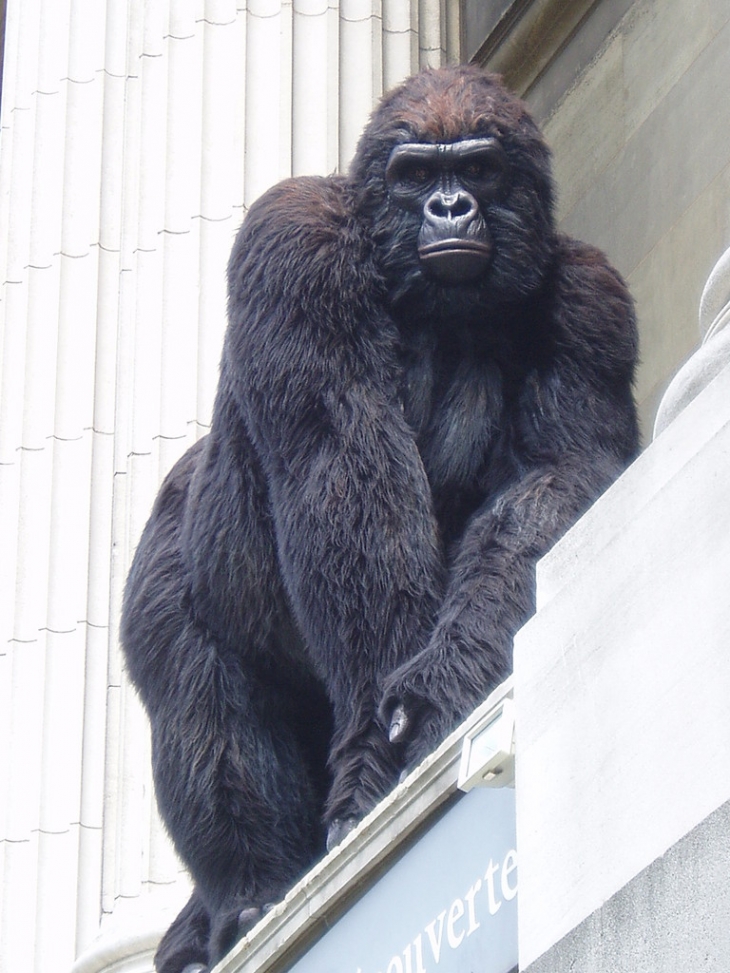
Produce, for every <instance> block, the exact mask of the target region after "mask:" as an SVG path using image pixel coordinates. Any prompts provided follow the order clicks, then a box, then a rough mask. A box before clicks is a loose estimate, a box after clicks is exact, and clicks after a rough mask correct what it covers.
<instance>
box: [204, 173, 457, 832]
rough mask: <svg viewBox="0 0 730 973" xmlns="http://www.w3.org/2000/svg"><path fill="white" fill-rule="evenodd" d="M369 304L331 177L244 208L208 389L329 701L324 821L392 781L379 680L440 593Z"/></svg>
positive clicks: (404, 431)
mask: <svg viewBox="0 0 730 973" xmlns="http://www.w3.org/2000/svg"><path fill="white" fill-rule="evenodd" d="M379 297H380V294H379V278H378V274H377V271H376V270H375V268H374V265H373V262H372V258H371V254H370V252H369V242H368V240H367V238H366V237H365V236H364V234H363V233H362V231H361V230H360V228H359V227H358V225H357V223H356V222H355V221H353V220H352V219H351V218H350V216H349V211H348V207H347V200H346V197H345V193H344V190H343V188H342V184H341V183H340V182H338V181H336V180H334V179H327V180H325V179H297V180H290V181H288V182H285V183H283V184H280V185H278V186H277V187H275V188H274V189H273V190H271V191H270V192H269V193H267V194H266V196H264V197H263V198H262V199H261V200H260V201H259V202H258V203H257V204H255V205H254V206H253V207H252V208H251V211H250V212H249V214H248V216H247V218H246V220H245V222H244V224H243V226H242V228H241V231H240V233H239V237H238V239H237V241H236V244H235V246H234V248H233V252H232V256H231V261H230V263H229V317H230V322H231V324H230V327H229V331H228V335H227V339H226V341H227V345H226V350H225V352H224V358H223V368H222V375H221V392H220V395H221V396H223V398H226V397H228V398H229V399H230V398H232V399H233V401H234V402H235V403H236V406H237V408H238V410H239V411H240V413H241V415H242V417H243V420H244V422H245V423H246V426H247V428H248V430H249V434H250V436H251V439H252V441H253V443H254V446H255V449H256V453H257V455H258V457H259V459H260V461H261V463H262V465H263V468H264V470H265V473H266V478H267V483H268V490H269V497H270V503H271V507H272V514H273V519H274V523H275V531H276V539H277V545H278V559H279V563H280V567H281V571H282V575H283V577H284V581H285V584H286V588H287V591H288V594H289V598H290V601H291V604H292V606H293V610H294V613H295V616H296V619H297V622H298V625H299V627H300V630H301V632H302V634H303V637H304V641H305V644H306V647H307V651H308V653H309V655H310V657H311V661H312V664H313V667H314V668H315V670H316V671H317V672H318V673H319V675H320V677H321V678H322V680H323V681H324V683H325V685H326V687H327V690H328V693H329V696H330V699H331V700H332V702H333V705H334V708H335V714H334V716H335V732H334V739H333V746H332V751H331V761H330V762H331V764H332V766H333V767H335V768H336V769H337V778H336V779H335V781H334V783H333V787H332V791H331V796H330V800H329V804H328V809H327V816H328V820H330V821H333V820H336V819H342V818H346V819H347V818H350V817H360V816H362V814H363V813H365V812H366V811H367V810H369V808H370V807H371V806H372V805H373V804H374V803H375V802H376V800H377V799H379V798H380V797H381V796H382V795H383V793H385V791H387V789H388V787H389V786H390V785H391V784H392V783H393V781H394V780H395V779H397V774H398V771H399V767H398V766H397V754H396V753H395V752H394V750H393V748H392V746H391V745H390V744H389V743H388V740H387V734H386V732H385V730H384V728H383V726H382V724H381V723H380V722H379V720H378V717H377V707H378V704H379V701H380V695H381V692H382V678H383V676H384V675H386V674H387V673H388V672H391V671H392V670H393V669H395V668H396V667H397V666H398V665H401V664H402V663H403V662H404V661H405V660H406V659H407V658H409V657H410V656H411V655H412V654H413V653H414V652H415V651H417V650H418V649H419V648H420V647H421V646H423V645H424V644H425V643H426V641H427V640H428V636H429V634H430V631H431V629H432V627H433V621H434V618H435V614H436V610H437V606H438V604H439V602H440V600H441V597H442V576H443V566H442V555H441V552H440V548H439V544H438V539H437V531H436V526H435V521H434V517H433V512H432V502H431V494H430V489H429V485H428V482H427V479H426V476H425V473H424V470H423V466H422V463H421V460H420V457H419V455H418V452H417V449H416V446H415V444H414V441H413V435H412V433H411V432H410V430H409V429H408V428H407V426H406V424H405V421H404V420H403V417H402V413H401V409H400V406H399V404H398V400H397V396H396V394H395V391H394V390H395V379H394V376H395V358H394V349H393V343H394V333H393V324H392V322H391V321H390V320H389V318H388V317H387V316H386V315H385V314H384V313H383V311H382V310H381V305H380V302H379Z"/></svg>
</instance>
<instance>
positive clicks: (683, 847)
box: [523, 776, 730, 973]
mask: <svg viewBox="0 0 730 973" xmlns="http://www.w3.org/2000/svg"><path fill="white" fill-rule="evenodd" d="M686 786H691V783H690V784H689V785H688V783H687V781H686V780H684V781H683V780H682V778H681V776H678V779H677V800H681V799H682V790H683V789H684V788H685V787H686ZM627 827H630V820H629V819H627ZM728 875H730V803H727V804H724V805H722V807H720V808H718V810H717V811H715V812H714V813H713V814H711V815H710V816H709V817H708V818H706V819H705V820H704V821H703V822H702V823H701V824H699V825H698V826H697V827H696V828H694V830H693V831H691V832H690V833H689V834H688V835H686V836H685V837H684V838H682V840H681V841H679V842H677V844H676V845H674V846H673V847H672V848H670V849H669V851H667V852H666V854H664V855H662V856H661V858H658V859H657V860H656V861H654V862H652V864H651V865H649V866H648V867H647V868H645V869H644V871H642V872H641V873H640V874H639V875H637V876H636V877H635V878H634V879H633V880H632V881H631V882H629V883H628V884H627V885H626V886H625V887H624V888H623V889H621V890H620V891H619V892H617V893H616V894H615V895H614V896H613V897H612V898H611V899H609V900H608V902H606V904H605V905H604V906H603V907H602V908H600V909H597V910H596V911H595V912H594V913H593V914H592V915H590V916H589V917H588V918H587V919H585V920H584V921H583V922H582V923H581V924H580V925H579V926H577V927H576V928H575V929H574V930H573V931H572V932H570V933H569V934H568V935H567V936H565V938H564V939H562V940H561V941H560V942H559V943H557V944H556V945H555V946H553V947H552V949H550V950H548V952H547V953H545V954H543V955H542V956H541V957H539V959H537V960H536V961H535V962H534V963H531V964H530V965H529V966H527V967H524V968H523V973H727V971H728V970H730V882H729V881H728Z"/></svg>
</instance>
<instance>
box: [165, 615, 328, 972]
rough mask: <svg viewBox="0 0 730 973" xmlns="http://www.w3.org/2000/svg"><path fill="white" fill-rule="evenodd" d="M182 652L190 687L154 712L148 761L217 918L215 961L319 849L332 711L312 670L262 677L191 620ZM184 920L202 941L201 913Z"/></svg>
mask: <svg viewBox="0 0 730 973" xmlns="http://www.w3.org/2000/svg"><path fill="white" fill-rule="evenodd" d="M185 653H186V656H187V658H188V659H193V660H194V662H195V664H194V666H192V665H191V666H188V667H183V672H182V673H181V675H182V678H183V679H184V680H185V682H186V685H185V687H184V689H183V687H174V689H171V692H170V694H169V695H168V696H167V697H166V699H167V700H168V701H169V702H168V703H167V704H166V705H165V707H164V712H163V711H159V710H158V712H157V713H156V714H155V715H154V717H153V721H152V725H153V765H154V774H155V785H156V792H157V800H158V803H159V806H160V811H161V814H162V816H163V819H164V820H165V823H166V824H167V826H168V828H169V830H170V833H171V834H172V837H173V839H174V841H175V844H176V846H177V849H178V851H179V853H180V855H181V856H182V858H183V860H184V861H185V863H186V864H187V865H188V867H189V869H190V871H191V873H192V875H193V878H194V880H195V884H196V895H197V898H198V900H199V902H200V903H202V904H204V906H205V909H206V910H207V912H208V915H209V916H210V951H209V955H208V957H207V960H208V963H210V964H212V963H214V962H216V961H217V960H218V959H219V958H220V957H221V956H222V955H223V954H224V953H225V952H226V951H227V950H228V949H229V948H230V946H231V945H232V944H233V942H235V940H236V938H237V936H238V935H239V934H240V933H241V932H243V931H245V926H246V925H252V924H253V923H254V922H255V921H256V920H257V918H258V917H259V916H260V915H261V910H262V909H263V908H264V907H265V906H266V905H268V904H269V903H272V902H277V901H279V899H281V898H282V897H283V896H284V894H285V893H286V891H287V890H288V889H289V888H290V886H291V885H292V884H293V883H294V882H295V881H296V879H297V878H298V877H299V876H300V875H301V874H303V873H304V872H305V871H306V870H307V868H308V867H309V866H310V865H311V864H312V862H313V861H314V860H315V859H316V858H317V856H318V855H320V854H321V853H322V851H323V850H324V833H323V826H322V809H323V805H324V799H325V795H326V792H327V787H328V783H329V781H328V777H327V773H326V769H325V761H326V753H327V749H328V745H329V739H330V732H331V716H330V710H329V704H328V703H327V701H326V698H325V696H324V694H323V692H322V690H321V688H320V687H319V686H318V685H317V684H316V683H315V682H314V680H313V679H312V678H311V677H309V678H307V676H306V674H303V673H299V674H298V675H297V677H296V684H294V682H295V680H292V681H291V682H287V683H284V682H283V681H282V680H281V678H280V677H279V678H278V681H275V680H274V677H273V676H272V675H271V673H267V675H266V678H265V680H264V679H261V678H260V677H259V676H258V675H257V674H255V673H253V672H246V671H244V669H243V667H242V666H241V664H240V660H239V659H233V658H224V655H223V653H222V652H220V651H219V649H218V648H217V647H216V646H215V645H213V644H211V642H210V641H209V640H207V639H206V637H205V635H204V634H203V633H197V632H195V631H194V626H193V625H191V626H190V627H189V630H188V631H187V632H186V633H185ZM242 914H243V915H242ZM181 918H182V917H181ZM241 919H242V920H243V925H241V924H240V920H241ZM186 922H187V924H188V925H189V927H190V935H191V938H193V939H194V938H195V937H197V936H199V933H200V929H201V920H200V909H199V908H196V909H194V910H193V913H192V915H191V916H189V917H188V918H187V919H186ZM171 969H172V967H171Z"/></svg>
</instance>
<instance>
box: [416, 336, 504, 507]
mask: <svg viewBox="0 0 730 973" xmlns="http://www.w3.org/2000/svg"><path fill="white" fill-rule="evenodd" d="M510 390H511V382H510V380H509V379H508V378H507V377H506V375H505V372H504V369H503V368H502V367H501V366H500V365H499V364H498V363H497V362H496V361H495V360H494V359H490V358H489V357H488V356H486V355H476V354H457V353H455V352H452V353H451V354H446V355H444V354H438V355H436V354H433V353H426V354H422V355H420V356H412V357H410V358H409V359H407V360H406V361H405V362H404V368H403V376H402V390H401V396H402V402H403V412H404V415H405V418H406V420H407V422H408V424H409V425H410V427H411V429H412V430H413V432H414V435H415V439H416V444H417V446H418V450H419V452H420V454H421V458H422V461H423V465H424V469H425V471H426V475H427V476H428V479H429V482H430V484H431V488H432V491H433V493H434V497H435V498H438V496H439V495H440V494H441V493H443V492H444V491H446V492H449V493H452V494H453V492H454V491H465V492H466V493H468V494H474V495H478V494H483V493H484V491H485V487H486V489H488V490H489V491H491V489H494V488H496V487H498V486H499V483H498V482H497V481H498V480H501V479H502V478H503V476H506V470H504V471H503V470H502V468H503V467H504V465H505V464H504V453H505V451H506V448H507V444H508V442H509V440H510V438H511V436H510V425H511V423H510V420H509V415H510V412H511V409H510V407H509V402H510V398H511V391H510ZM475 499H476V496H475Z"/></svg>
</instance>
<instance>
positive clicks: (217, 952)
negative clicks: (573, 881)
mask: <svg viewBox="0 0 730 973" xmlns="http://www.w3.org/2000/svg"><path fill="white" fill-rule="evenodd" d="M228 283H229V326H228V331H227V334H226V340H225V347H224V351H223V357H222V362H221V371H220V382H219V388H218V395H217V399H216V404H215V410H214V416H213V421H212V426H211V431H210V433H209V435H208V436H207V437H206V438H204V439H203V440H201V441H200V442H199V443H198V444H196V446H194V447H193V448H192V449H191V450H190V451H189V452H188V453H187V454H186V455H185V456H184V457H183V458H182V459H181V460H180V461H179V463H178V464H177V465H176V467H175V468H174V469H173V470H172V472H171V473H170V474H169V476H168V478H167V480H166V481H165V483H164V485H163V487H162V489H161V491H160V494H159V496H158V498H157V501H156V503H155V507H154V509H153V511H152V515H151V517H150V520H149V522H148V524H147V527H146V528H145V531H144V534H143V536H142V539H141V541H140V543H139V547H138V549H137V553H136V556H135V560H134V564H133V567H132V571H131V573H130V577H129V581H128V584H127V590H126V597H125V605H124V613H123V624H122V638H123V645H124V651H125V653H126V658H127V664H128V667H129V672H130V675H131V677H132V679H133V681H134V683H135V685H136V686H137V688H138V690H139V692H140V695H141V697H142V699H143V701H144V704H145V706H146V707H147V711H148V713H149V716H150V722H151V726H152V739H153V760H154V774H155V784H156V790H157V798H158V803H159V806H160V810H161V813H162V816H163V818H164V820H165V822H166V824H167V827H168V828H169V830H170V833H171V835H172V837H173V839H174V841H175V844H176V846H177V848H178V851H179V852H180V854H181V856H182V858H183V860H184V861H185V862H186V864H187V866H188V867H189V869H190V871H191V874H192V876H193V878H194V881H195V892H194V894H193V897H192V898H191V900H190V902H189V903H188V905H187V906H186V908H185V910H183V912H182V913H181V915H180V916H179V917H178V919H177V920H176V921H175V923H174V924H173V926H172V927H171V929H170V931H169V932H168V933H167V935H166V936H165V938H164V939H163V942H162V944H161V946H160V949H159V951H158V954H157V958H156V963H157V968H158V970H159V971H160V973H179V971H180V970H182V969H183V968H184V967H185V966H186V965H187V964H202V967H206V966H208V965H210V964H212V963H213V962H215V961H216V960H217V959H218V958H219V957H220V956H221V954H222V953H223V952H224V951H225V950H226V949H227V948H228V947H229V946H230V944H231V943H232V942H233V941H234V940H235V938H236V937H237V936H238V935H240V933H241V932H243V931H245V930H246V929H247V928H248V927H249V926H250V925H252V924H253V923H254V922H255V921H256V920H257V918H258V917H260V916H261V914H262V912H263V911H264V910H265V909H266V907H267V905H268V904H269V903H272V902H275V901H277V900H278V899H279V898H281V897H282V896H283V895H284V894H285V892H286V891H287V889H288V887H289V886H290V885H291V884H292V883H293V882H294V881H295V879H296V878H297V877H298V876H299V875H301V874H302V872H303V871H304V870H306V869H307V868H308V867H309V865H311V863H312V862H313V861H314V860H315V859H316V857H317V856H318V855H319V854H321V852H322V851H323V850H324V847H325V839H327V843H328V844H329V845H330V846H331V845H332V844H334V843H336V842H337V841H338V840H339V839H340V838H341V837H342V836H343V835H344V834H346V833H347V831H348V830H349V829H350V828H351V827H353V826H354V824H355V823H356V822H357V821H358V820H360V818H361V817H362V816H363V815H364V814H365V813H366V812H367V811H368V810H369V809H370V808H371V807H372V806H373V805H374V804H375V803H376V802H377V801H378V800H379V799H380V797H382V796H383V795H384V794H385V793H386V792H387V790H388V789H389V788H390V787H391V786H392V785H393V783H394V782H395V781H396V780H397V778H398V775H399V773H400V772H401V771H402V769H403V768H406V767H410V766H413V765H414V764H415V763H417V762H418V761H419V760H420V759H422V758H423V757H424V756H425V755H426V754H427V753H429V752H430V750H431V749H432V748H433V747H434V746H435V745H436V744H437V743H438V742H439V741H440V740H441V739H442V738H443V737H444V736H445V735H446V734H447V733H448V732H449V731H450V730H451V729H452V728H453V727H454V726H455V725H456V724H457V723H458V722H459V721H460V720H462V719H463V718H464V717H465V716H466V715H467V714H468V713H469V712H470V711H471V709H473V707H474V706H476V705H477V704H478V703H479V702H480V701H481V700H482V699H483V698H485V696H486V695H487V694H488V692H489V691H490V690H491V689H492V688H493V687H494V686H495V685H496V684H497V683H498V682H499V681H501V680H502V679H504V678H505V677H506V675H507V674H508V673H509V671H510V667H511V651H512V638H513V636H514V633H515V631H516V630H517V629H518V628H519V626H520V625H521V624H522V623H523V622H524V621H525V620H526V618H527V617H528V616H529V614H530V613H531V611H532V610H533V599H534V566H535V562H536V560H537V559H538V558H539V557H540V556H541V555H542V554H543V553H545V551H547V550H548V548H549V547H550V546H551V545H552V544H553V543H554V541H555V540H556V539H557V538H558V537H559V536H560V535H561V534H562V533H563V532H564V531H565V530H566V529H567V527H568V526H570V524H571V523H573V522H574V521H575V519H576V518H577V517H578V516H579V515H580V514H581V513H582V512H583V511H584V510H585V509H586V508H587V507H588V506H589V505H590V504H591V503H592V501H593V500H594V499H595V498H596V497H597V496H598V495H599V494H600V493H601V492H602V491H603V490H604V489H605V488H606V487H607V486H608V485H609V484H610V483H611V482H612V481H613V480H614V479H615V478H616V476H618V474H619V473H620V472H621V470H622V469H623V468H624V467H625V466H626V464H627V463H628V462H629V461H630V460H631V459H632V457H633V456H634V455H635V453H636V450H637V446H638V433H637V422H636V415H635V409H634V404H633V400H632V393H631V386H632V380H633V373H634V367H635V361H636V350H637V338H636V327H635V321H634V314H633V307H632V302H631V299H630V297H629V295H628V293H627V291H626V288H625V286H624V284H623V282H622V281H621V279H620V277H619V276H618V274H617V273H616V272H615V271H614V270H613V269H612V268H611V267H610V265H609V264H608V263H607V261H606V260H605V258H604V257H603V255H602V254H600V253H599V252H598V251H597V250H595V249H593V248H591V247H588V246H586V245H584V244H581V243H578V242H576V241H573V240H569V239H567V238H565V237H563V236H561V235H560V234H558V233H557V232H556V230H555V227H554V222H553V212H552V184H551V175H550V158H549V152H548V150H547V148H546V146H545V144H544V142H543V140H542V137H541V136H540V133H539V132H538V130H537V128H536V127H535V125H534V123H533V122H532V120H531V119H530V117H529V115H528V113H527V111H526V109H525V107H524V105H523V104H522V103H521V102H520V101H519V100H518V99H516V98H514V97H513V96H512V95H511V94H509V93H508V92H507V91H506V90H505V89H504V88H503V86H502V85H501V83H500V81H499V80H498V79H497V78H495V77H494V76H491V75H487V74H484V73H483V72H481V71H480V70H478V69H476V68H473V67H457V68H447V69H442V70H440V71H427V72H424V73H422V74H420V75H417V76H415V77H414V78H411V79H409V80H408V81H406V82H405V83H404V84H403V85H401V86H400V87H399V88H397V89H395V90H394V91H393V92H391V93H390V94H389V95H387V96H386V97H385V98H384V99H383V101H382V102H381V104H380V106H379V107H378V108H377V109H376V111H375V112H374V114H373V117H372V119H371V121H370V123H369V125H368V127H367V128H366V130H365V132H364V134H363V136H362V139H361V141H360V144H359V147H358V150H357V153H356V156H355V159H354V161H353V164H352V167H351V169H350V172H349V174H348V176H347V178H341V177H330V178H327V179H319V178H298V179H292V180H288V181H286V182H283V183H280V184H279V185H278V186H275V187H274V188H273V189H271V190H270V191H269V192H268V193H266V194H265V196H263V197H262V198H261V199H260V200H259V201H258V202H257V203H256V204H254V206H252V207H251V210H250V212H249V213H248V215H247V217H246V219H245V221H244V223H243V226H242V227H241V230H240V232H239V234H238V237H237V239H236V242H235V244H234V247H233V251H232V254H231V259H230V262H229V268H228Z"/></svg>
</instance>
